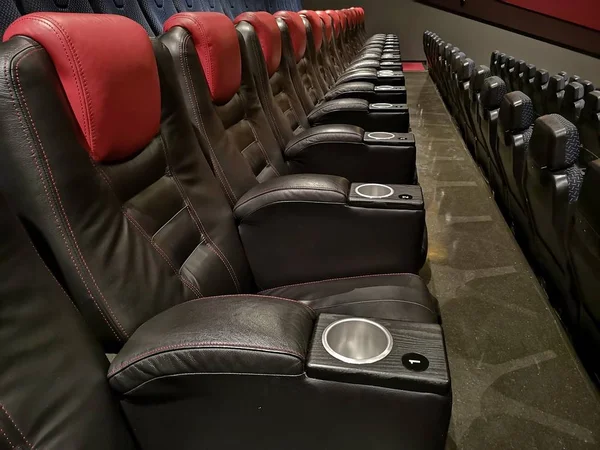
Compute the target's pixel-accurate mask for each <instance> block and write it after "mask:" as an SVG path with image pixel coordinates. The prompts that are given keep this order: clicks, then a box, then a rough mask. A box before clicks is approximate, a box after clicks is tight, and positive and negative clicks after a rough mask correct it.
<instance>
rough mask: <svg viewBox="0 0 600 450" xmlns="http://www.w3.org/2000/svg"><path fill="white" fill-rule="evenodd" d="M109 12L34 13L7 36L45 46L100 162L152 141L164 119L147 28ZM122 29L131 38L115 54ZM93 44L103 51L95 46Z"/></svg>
mask: <svg viewBox="0 0 600 450" xmlns="http://www.w3.org/2000/svg"><path fill="white" fill-rule="evenodd" d="M105 17H106V20H103V21H101V22H100V21H98V22H94V21H90V20H89V16H84V15H81V14H52V13H43V14H42V13H37V14H29V15H26V16H23V17H22V18H20V19H18V20H17V21H16V22H14V23H13V24H12V25H11V26H10V27H9V28H8V30H6V33H5V35H4V40H5V41H6V40H8V39H10V38H11V37H13V36H16V35H23V36H29V37H31V38H33V39H35V40H37V41H38V42H40V43H41V44H42V45H43V46H44V48H45V49H46V51H47V52H48V54H49V55H50V58H51V59H52V62H53V64H54V66H55V67H56V70H57V72H58V76H59V78H60V82H61V84H62V87H63V88H64V90H65V93H66V95H67V98H68V100H69V103H70V105H71V109H72V110H73V112H74V113H75V117H76V119H77V123H78V124H79V127H80V128H81V130H82V132H83V135H84V136H85V140H86V142H87V150H88V151H89V153H90V156H91V157H92V158H93V159H94V161H96V162H101V161H118V160H122V159H126V158H129V157H131V156H133V154H135V153H136V152H137V151H138V150H139V149H140V148H142V147H144V146H146V145H148V144H149V143H150V141H151V140H152V139H153V138H154V136H155V135H156V134H157V132H158V128H159V123H160V86H159V82H158V73H157V70H156V62H155V60H154V55H153V52H152V46H151V45H150V41H149V40H148V38H147V35H146V32H145V31H144V29H143V28H142V27H141V26H139V25H138V24H136V23H135V22H133V21H131V20H128V19H125V18H123V17H120V16H115V15H107V16H105ZM81 30H85V35H83V36H82V34H81ZM122 32H124V33H126V34H127V35H129V36H130V37H131V40H130V42H131V43H130V45H127V46H121V47H122V48H121V50H120V51H119V52H118V53H117V54H114V53H112V52H111V51H110V50H111V49H112V48H114V47H118V46H120V42H121V41H120V39H121V36H122V34H121V33H122ZM76 33H77V38H74V34H76ZM105 34H106V36H105ZM65 42H66V43H67V44H66V45H68V52H67V51H66V50H65ZM99 44H100V45H99ZM104 44H105V45H104ZM90 46H91V47H92V48H98V49H99V51H97V52H94V53H91V52H89V51H88V49H89V47H90ZM105 49H106V50H105ZM103 50H104V51H103ZM97 73H101V74H102V76H97V75H96V74H97Z"/></svg>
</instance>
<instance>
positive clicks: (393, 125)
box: [308, 98, 409, 133]
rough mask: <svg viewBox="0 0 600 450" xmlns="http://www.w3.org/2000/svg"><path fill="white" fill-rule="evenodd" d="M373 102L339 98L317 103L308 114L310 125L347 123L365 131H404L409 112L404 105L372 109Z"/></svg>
mask: <svg viewBox="0 0 600 450" xmlns="http://www.w3.org/2000/svg"><path fill="white" fill-rule="evenodd" d="M372 105H373V104H370V103H369V102H368V101H366V100H362V99H357V98H340V99H336V100H331V101H328V102H324V103H321V104H319V105H317V106H316V107H315V108H314V109H313V110H312V111H311V112H310V114H309V115H308V121H309V123H310V124H311V125H326V124H340V123H343V124H348V125H355V126H358V127H361V128H364V129H365V130H367V131H390V132H400V133H406V132H408V128H409V112H408V107H406V105H402V107H400V106H399V105H393V107H392V108H390V109H373V107H372Z"/></svg>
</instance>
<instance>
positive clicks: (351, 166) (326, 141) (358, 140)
mask: <svg viewBox="0 0 600 450" xmlns="http://www.w3.org/2000/svg"><path fill="white" fill-rule="evenodd" d="M374 134H377V133H374ZM379 134H384V135H389V133H379ZM393 142H394V143H393V144H392V145H388V144H390V141H385V140H375V139H369V138H367V137H365V133H364V130H363V129H362V128H359V127H355V126H352V125H320V126H315V127H312V128H309V129H308V130H306V131H304V132H303V133H301V134H299V135H297V136H295V137H294V138H293V139H292V140H291V141H290V142H289V144H288V146H287V148H286V149H285V158H286V160H287V164H288V166H289V167H290V170H291V171H292V172H293V173H318V174H327V175H337V176H340V177H344V178H347V179H348V180H350V181H374V182H378V183H392V184H412V183H414V182H415V179H416V147H415V144H414V139H412V140H408V139H407V140H405V141H399V140H395V141H393Z"/></svg>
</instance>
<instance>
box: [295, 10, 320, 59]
mask: <svg viewBox="0 0 600 450" xmlns="http://www.w3.org/2000/svg"><path fill="white" fill-rule="evenodd" d="M300 14H302V15H303V16H304V17H306V20H308V22H309V23H310V26H311V30H312V38H313V43H314V46H315V49H316V51H319V50H320V49H321V46H322V45H323V31H324V30H323V28H324V27H325V24H324V23H323V20H321V17H320V16H319V15H318V14H317V13H316V12H315V11H309V10H306V9H305V10H302V11H300Z"/></svg>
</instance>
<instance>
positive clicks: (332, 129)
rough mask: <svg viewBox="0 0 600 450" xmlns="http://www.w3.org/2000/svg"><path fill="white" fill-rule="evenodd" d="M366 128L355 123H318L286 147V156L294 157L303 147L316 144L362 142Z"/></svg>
mask: <svg viewBox="0 0 600 450" xmlns="http://www.w3.org/2000/svg"><path fill="white" fill-rule="evenodd" d="M363 136H364V130H363V129H362V128H360V127H355V126H353V125H318V126H314V127H311V128H309V129H308V130H306V131H304V132H302V133H300V134H299V135H297V136H295V137H294V138H293V139H292V140H291V141H290V142H289V143H288V145H287V147H286V149H285V156H286V157H287V158H289V159H293V158H294V157H295V156H296V155H297V154H298V153H300V152H301V151H302V150H303V149H305V148H307V147H310V146H312V145H315V144H322V143H332V142H336V143H339V142H342V143H348V144H360V143H362V142H363Z"/></svg>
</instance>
